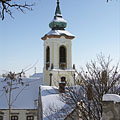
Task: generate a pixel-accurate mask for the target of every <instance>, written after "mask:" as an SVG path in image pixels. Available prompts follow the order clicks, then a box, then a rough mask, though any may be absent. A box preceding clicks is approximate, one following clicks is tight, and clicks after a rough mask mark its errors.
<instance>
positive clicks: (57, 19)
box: [49, 0, 67, 30]
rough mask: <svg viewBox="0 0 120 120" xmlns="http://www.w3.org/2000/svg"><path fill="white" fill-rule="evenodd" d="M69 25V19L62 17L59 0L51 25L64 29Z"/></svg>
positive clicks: (55, 28) (54, 28)
mask: <svg viewBox="0 0 120 120" xmlns="http://www.w3.org/2000/svg"><path fill="white" fill-rule="evenodd" d="M66 26H67V21H66V20H64V19H63V18H62V14H61V11H60V6H59V0H57V7H56V11H55V16H54V19H53V20H52V21H51V22H50V24H49V27H50V28H51V29H52V30H64V29H65V28H66Z"/></svg>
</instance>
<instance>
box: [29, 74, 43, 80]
mask: <svg viewBox="0 0 120 120" xmlns="http://www.w3.org/2000/svg"><path fill="white" fill-rule="evenodd" d="M30 78H41V79H43V73H34V74H33V75H31V76H30Z"/></svg>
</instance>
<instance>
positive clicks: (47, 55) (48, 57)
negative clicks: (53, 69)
mask: <svg viewBox="0 0 120 120" xmlns="http://www.w3.org/2000/svg"><path fill="white" fill-rule="evenodd" d="M49 66H50V48H49V46H47V48H46V70H48V68H49Z"/></svg>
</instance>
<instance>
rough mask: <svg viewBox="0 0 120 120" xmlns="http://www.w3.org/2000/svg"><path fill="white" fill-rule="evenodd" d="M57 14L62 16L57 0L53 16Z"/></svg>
mask: <svg viewBox="0 0 120 120" xmlns="http://www.w3.org/2000/svg"><path fill="white" fill-rule="evenodd" d="M57 15H60V16H62V15H61V11H60V6H59V0H57V7H56V11H55V16H57Z"/></svg>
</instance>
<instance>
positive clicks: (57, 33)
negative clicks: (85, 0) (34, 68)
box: [41, 0, 75, 86]
mask: <svg viewBox="0 0 120 120" xmlns="http://www.w3.org/2000/svg"><path fill="white" fill-rule="evenodd" d="M66 26H67V21H66V20H64V19H63V17H62V14H61V10H60V6H59V0H57V7H56V11H55V16H54V18H53V20H52V21H51V22H50V24H49V27H50V28H51V31H50V32H48V33H47V34H45V35H44V36H43V37H42V38H41V39H42V40H43V41H44V68H43V73H44V83H45V84H47V85H50V86H51V85H57V86H58V84H59V83H60V82H65V83H68V84H69V85H72V84H74V76H75V70H74V69H73V68H72V39H73V38H74V37H75V36H74V35H72V34H71V33H69V32H68V31H66V30H65V28H66Z"/></svg>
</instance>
